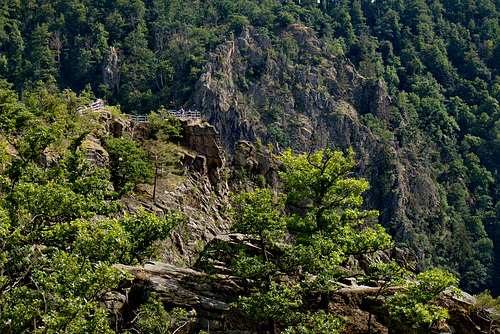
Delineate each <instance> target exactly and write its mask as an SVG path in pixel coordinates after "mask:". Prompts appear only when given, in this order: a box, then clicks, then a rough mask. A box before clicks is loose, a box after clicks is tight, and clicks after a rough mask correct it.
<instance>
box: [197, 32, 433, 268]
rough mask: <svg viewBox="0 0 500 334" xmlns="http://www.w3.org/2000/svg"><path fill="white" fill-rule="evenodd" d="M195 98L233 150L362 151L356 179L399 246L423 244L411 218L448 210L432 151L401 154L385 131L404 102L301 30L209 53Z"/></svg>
mask: <svg viewBox="0 0 500 334" xmlns="http://www.w3.org/2000/svg"><path fill="white" fill-rule="evenodd" d="M193 99H194V103H195V104H196V106H197V107H198V109H201V110H203V114H204V115H206V116H205V117H206V119H207V120H208V122H209V123H210V124H213V125H214V126H215V127H216V128H217V130H218V131H220V135H221V143H222V145H223V146H224V148H225V149H226V150H228V151H231V149H232V147H234V144H235V142H236V141H238V140H240V139H245V140H250V141H255V140H257V139H260V140H261V141H262V142H263V143H271V144H272V145H273V146H274V147H276V148H277V149H278V150H282V149H286V148H287V147H291V148H292V149H294V150H296V151H308V150H311V149H321V148H327V147H330V148H335V149H342V150H345V149H347V148H348V147H353V148H354V150H355V151H356V152H357V159H358V163H359V165H358V170H357V172H358V174H359V175H360V176H363V177H365V178H367V179H368V180H369V182H370V184H371V185H372V190H371V191H370V192H369V193H368V201H367V206H369V207H373V208H376V209H378V210H380V212H381V221H382V223H383V224H384V226H386V227H388V228H389V229H390V231H391V232H392V233H393V234H394V235H395V236H396V240H398V241H410V242H412V241H413V240H414V239H415V226H414V225H413V224H412V222H410V220H409V219H408V211H411V212H412V221H413V222H417V221H418V220H422V219H423V217H421V215H422V213H424V212H428V211H432V210H433V209H435V208H437V207H438V206H439V194H438V192H437V189H436V186H435V185H434V182H433V180H432V179H431V178H430V175H429V174H428V173H427V171H428V169H429V157H428V156H427V153H426V152H422V151H420V146H419V143H418V142H417V141H416V140H415V141H411V142H410V143H409V144H407V145H406V146H405V148H404V149H401V148H400V146H399V143H398V142H397V141H396V140H394V138H393V137H392V136H391V135H388V132H387V131H385V130H384V129H385V127H390V126H391V124H392V123H393V122H394V121H395V120H394V119H392V117H391V108H395V105H394V104H393V103H392V101H391V98H390V97H389V96H388V95H387V93H386V91H385V88H384V85H383V83H382V82H381V81H380V80H377V79H367V78H364V77H362V76H360V75H359V74H358V73H357V72H356V70H355V68H354V66H353V65H352V64H351V63H350V61H349V60H348V59H346V58H344V57H341V56H339V57H335V56H333V55H332V53H331V52H330V51H329V49H328V47H327V45H326V44H325V43H324V42H323V41H322V40H320V39H317V38H316V37H315V36H314V33H313V31H312V30H311V29H309V28H306V27H304V26H302V25H300V24H292V25H290V26H289V27H287V28H286V29H284V30H283V31H282V32H281V35H280V36H278V37H277V38H276V39H274V40H271V39H270V38H269V37H268V36H266V35H263V34H260V33H258V32H257V31H256V30H255V29H253V28H252V27H249V28H243V29H242V31H241V33H240V34H239V35H238V37H237V38H235V39H234V40H227V41H225V42H224V43H222V44H221V45H219V46H218V47H217V48H216V50H215V52H213V53H212V54H211V55H210V57H209V60H208V62H207V64H206V65H205V68H204V72H203V74H202V75H201V76H200V79H199V80H198V82H197V84H196V90H195V93H194V97H193ZM404 121H405V120H401V122H404ZM364 124H365V125H364ZM370 128H371V129H373V131H372V130H371V129H370ZM422 209H425V210H422ZM414 245H417V244H414ZM416 249H417V251H418V250H419V247H416ZM418 253H419V257H420V260H422V261H423V259H424V257H425V254H424V252H423V251H420V252H418Z"/></svg>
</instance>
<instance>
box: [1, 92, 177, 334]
mask: <svg viewBox="0 0 500 334" xmlns="http://www.w3.org/2000/svg"><path fill="white" fill-rule="evenodd" d="M46 88H47V87H46V86H44V87H42V86H41V87H39V90H38V91H34V92H26V94H25V100H24V101H23V102H20V101H17V100H16V95H15V94H14V93H13V92H11V91H10V88H9V87H6V88H2V89H0V96H3V98H4V102H5V103H3V104H2V106H1V108H3V113H2V115H3V117H2V118H1V120H0V126H2V127H4V128H8V127H9V126H10V125H13V126H12V131H22V133H17V134H15V135H14V134H13V133H8V132H7V134H6V136H5V137H4V138H5V140H8V141H9V142H10V143H11V147H14V148H15V149H16V148H18V149H19V150H17V149H16V151H15V152H16V155H13V157H12V159H11V161H12V164H11V165H4V166H3V167H4V168H3V170H2V172H4V173H5V174H2V175H1V177H0V180H1V182H2V187H1V189H0V249H2V252H1V255H0V303H1V304H2V308H1V309H0V323H1V324H2V325H1V326H2V329H1V331H6V332H9V333H25V332H45V333H110V332H111V330H110V328H109V327H108V319H107V314H106V312H105V310H104V309H102V308H101V306H100V305H99V298H100V297H101V296H102V294H103V293H105V292H106V291H108V290H111V289H113V288H116V287H117V285H118V283H119V282H120V281H122V280H123V279H126V278H128V275H127V274H126V273H125V272H123V271H120V270H117V269H114V268H113V267H112V266H111V265H112V264H114V263H116V262H121V263H124V264H134V263H137V262H138V261H142V260H144V259H145V258H147V257H149V256H150V255H151V254H152V252H153V250H154V243H155V242H156V240H158V239H160V238H165V237H166V236H167V235H168V233H169V231H170V230H171V229H172V228H173V227H174V226H175V225H176V224H177V223H178V222H179V221H180V220H182V217H181V216H179V215H177V214H169V215H167V216H165V217H164V218H159V217H157V216H156V215H153V214H150V213H147V212H145V211H140V212H139V213H138V214H137V215H125V216H122V217H116V214H117V213H120V212H121V211H122V209H123V207H122V205H120V204H119V203H118V202H117V201H116V200H117V199H119V198H120V197H121V196H122V195H123V194H124V191H122V192H120V193H117V192H114V191H111V190H110V189H112V186H111V183H110V181H109V178H110V173H109V172H108V171H107V170H101V169H97V168H95V167H94V166H91V165H90V163H89V162H88V161H87V160H86V159H85V158H84V157H85V149H84V148H83V145H82V144H83V142H84V139H85V138H86V136H87V134H88V131H89V130H95V129H96V126H95V125H92V124H91V122H86V121H85V120H84V119H82V118H80V115H78V114H77V113H75V109H76V107H77V106H79V105H81V101H85V99H84V98H79V97H77V96H76V95H75V94H74V93H71V92H69V91H65V92H63V93H61V94H57V93H54V94H52V93H50V92H47V91H46V90H45V89H46ZM9 124H10V125H9ZM47 128H50V129H52V130H53V131H52V133H47ZM37 136H39V140H37ZM2 144H3V145H2V146H3V147H7V146H6V145H5V142H3V143H2ZM49 148H50V152H49V150H48V149H49ZM19 153H20V154H19ZM4 154H5V152H4ZM49 154H50V156H53V157H54V162H55V163H53V164H51V165H48V166H45V168H42V167H40V166H39V165H37V164H36V163H35V162H36V160H38V158H39V157H41V156H42V155H43V156H49ZM4 161H5V159H4ZM123 190H126V189H123ZM111 215H113V216H114V218H110V216H111Z"/></svg>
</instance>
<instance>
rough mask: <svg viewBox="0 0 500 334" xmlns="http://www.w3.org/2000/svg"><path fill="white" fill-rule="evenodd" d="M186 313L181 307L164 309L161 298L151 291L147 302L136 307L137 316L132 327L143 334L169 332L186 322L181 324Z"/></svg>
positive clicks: (169, 333) (166, 333)
mask: <svg viewBox="0 0 500 334" xmlns="http://www.w3.org/2000/svg"><path fill="white" fill-rule="evenodd" d="M186 313H187V312H186V310H184V309H181V308H174V309H173V310H172V311H170V312H167V311H165V307H164V306H163V303H162V302H161V299H160V298H159V297H158V296H157V295H156V294H155V293H153V294H151V296H150V297H149V299H148V302H147V303H145V304H142V305H141V306H140V307H139V308H138V309H137V315H138V318H137V321H136V322H135V323H134V329H136V330H137V331H138V332H139V333H144V334H171V333H174V332H175V331H176V330H177V329H178V328H180V327H182V326H183V325H185V324H186V322H185V321H184V324H181V323H182V321H183V318H185V316H186Z"/></svg>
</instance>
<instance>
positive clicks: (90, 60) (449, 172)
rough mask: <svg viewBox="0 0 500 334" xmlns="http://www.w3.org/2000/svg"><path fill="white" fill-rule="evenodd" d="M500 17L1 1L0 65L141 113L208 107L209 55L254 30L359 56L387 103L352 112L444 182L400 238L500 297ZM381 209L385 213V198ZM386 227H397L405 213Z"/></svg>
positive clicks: (476, 6)
mask: <svg viewBox="0 0 500 334" xmlns="http://www.w3.org/2000/svg"><path fill="white" fill-rule="evenodd" d="M499 15H500V2H499V1H498V0H477V1H474V0H467V1H445V0H442V1H440V0H435V1H430V0H429V1H425V0H404V1H403V0H394V1H384V0H375V1H365V0H360V1H350V0H345V1H326V0H323V1H321V2H320V3H317V2H316V1H310V0H303V1H296V2H294V1H291V0H290V1H287V2H280V1H273V0H259V1H258V0H255V1H250V0H239V1H233V0H203V1H201V0H200V1H192V0H184V1H180V0H169V1H165V0H151V1H148V0H145V1H141V0H135V1H134V0H117V1H115V0H113V1H111V0H68V1H63V0H3V1H2V4H1V12H0V50H1V57H0V74H1V76H2V77H3V78H4V79H6V80H7V81H8V82H10V83H12V84H13V85H14V89H15V90H16V91H17V92H18V93H19V94H20V96H21V98H23V99H28V98H29V96H30V94H28V93H27V92H31V91H33V90H34V89H35V88H36V87H40V86H39V81H41V82H42V85H45V86H46V87H48V88H50V90H49V91H51V92H56V91H58V90H59V91H61V90H63V89H66V88H70V89H71V90H73V91H75V92H81V91H83V90H85V92H86V93H85V94H87V95H89V96H90V97H93V96H97V97H102V98H104V99H105V100H106V101H107V103H108V104H110V105H116V104H119V105H120V106H121V108H122V110H123V111H127V112H130V113H139V114H141V113H149V112H150V111H151V110H154V111H155V110H158V109H159V108H160V107H161V106H165V107H166V108H170V107H171V108H178V107H181V106H183V107H185V108H199V109H203V108H204V106H203V105H199V101H198V100H196V99H194V98H193V94H194V93H195V89H196V83H197V82H198V81H199V79H200V76H201V75H202V74H203V73H205V72H207V71H208V70H207V69H206V68H205V67H204V66H205V64H206V63H207V61H208V60H209V59H210V55H211V54H213V52H215V51H216V50H217V49H216V48H217V46H219V45H220V44H221V43H224V42H230V41H234V40H235V39H236V38H238V37H239V36H240V33H241V31H242V29H243V28H245V27H247V26H252V27H254V30H255V36H257V34H258V35H259V36H265V37H266V38H267V40H268V41H269V43H268V44H266V43H267V42H266V43H264V44H265V45H268V46H267V48H266V49H265V50H260V52H261V54H262V55H263V57H266V59H278V58H280V57H281V60H282V63H283V64H286V66H289V67H291V68H294V69H296V70H297V71H298V72H300V71H306V72H311V69H312V68H316V69H320V70H318V73H322V72H321V66H324V64H325V62H324V60H325V57H323V55H324V54H326V53H328V55H330V56H332V57H336V58H335V59H337V61H338V62H342V63H343V64H344V63H345V64H349V62H351V63H352V64H353V65H354V67H355V69H356V71H357V73H358V74H360V75H361V76H363V77H365V78H376V79H379V81H377V80H375V81H373V82H375V83H377V85H378V86H377V87H382V88H381V89H382V90H383V91H384V94H387V95H388V96H389V100H390V103H389V104H388V107H387V108H386V109H384V112H383V113H379V114H376V115H374V114H373V113H372V112H371V110H370V109H369V108H368V109H363V108H362V105H361V107H358V108H357V110H356V111H355V112H357V118H356V122H358V123H359V125H360V126H366V128H367V129H369V131H370V132H371V133H373V134H374V135H375V136H376V138H377V141H378V143H380V145H382V146H380V147H385V151H384V150H382V151H381V152H382V153H383V152H385V153H386V155H390V154H391V151H397V152H410V153H411V155H412V156H413V158H412V163H413V164H415V165H418V164H419V163H420V161H422V162H423V163H422V164H421V165H420V166H423V167H422V168H421V169H423V170H425V173H426V175H428V176H429V178H430V179H431V180H432V182H431V183H432V185H433V187H435V189H436V190H437V194H438V198H437V200H436V203H437V204H436V205H435V206H433V207H432V208H428V209H426V208H422V207H420V208H418V207H413V208H412V207H411V205H409V206H407V209H406V211H405V214H404V220H405V221H406V222H407V226H409V227H408V229H409V231H410V233H408V235H409V237H406V238H405V237H401V238H400V239H399V240H396V241H400V242H403V243H405V244H406V245H408V246H411V247H413V248H414V249H415V250H417V251H418V252H420V254H425V257H422V261H423V264H422V265H423V266H424V267H425V266H426V267H432V266H436V267H439V268H444V269H449V270H451V271H452V272H453V273H454V274H456V275H457V276H458V277H460V279H461V284H462V287H463V288H464V289H466V290H468V291H470V292H479V291H481V290H484V289H490V290H492V291H493V292H494V293H495V294H498V293H500V286H499V285H498V282H499V278H500V225H499V220H500V204H499V200H500V175H499V173H498V166H499V163H500V161H499V159H500V158H499V157H500V105H499V102H498V100H499V99H500V72H499V71H500V24H499ZM293 24H298V26H300V27H302V26H304V27H309V28H311V30H310V31H311V34H312V36H313V37H315V38H317V39H318V41H320V42H321V43H322V44H321V45H322V48H324V49H325V50H324V51H323V53H321V55H318V56H314V55H311V53H304V52H302V51H303V50H302V49H301V48H299V46H298V43H297V39H296V38H295V37H293V36H292V35H291V34H289V35H286V33H288V32H290V31H291V28H290V27H291V26H292V25H293ZM298 26H294V27H298ZM296 29H298V28H296ZM287 36H288V37H287ZM292 37H293V38H292ZM261 40H262V39H261ZM264 44H262V45H264ZM110 47H113V49H110ZM252 57H253V56H252V54H247V55H246V58H242V60H241V61H242V62H252ZM259 57H260V56H259ZM332 59H333V58H332ZM327 60H328V59H327ZM339 66H340V65H339ZM342 66H343V65H342ZM245 70H246V74H245V75H241V76H238V77H234V78H231V80H232V82H235V84H236V86H237V90H238V91H239V92H240V95H239V103H240V104H241V105H245V106H246V107H247V109H248V110H249V115H253V117H254V120H252V119H251V118H250V117H249V122H255V123H256V124H257V121H255V119H257V120H258V122H259V124H260V126H261V127H262V128H263V129H264V130H263V132H262V133H267V134H269V136H270V137H269V138H267V139H266V141H270V142H273V143H275V144H279V145H280V146H281V147H287V146H292V147H299V146H297V145H296V144H294V138H293V136H292V135H291V134H290V131H288V127H284V126H283V127H281V126H280V124H283V120H284V118H285V115H284V114H283V112H282V111H283V108H282V106H281V105H280V104H274V105H273V104H272V102H271V103H268V104H267V106H266V104H265V101H264V102H263V103H262V106H260V105H258V106H255V105H256V102H258V101H254V100H253V98H252V99H250V98H249V97H250V94H248V92H250V91H251V89H252V87H253V86H254V85H257V84H259V82H260V81H261V80H262V77H263V74H266V73H267V72H266V71H268V69H266V63H265V60H264V61H257V62H255V63H253V65H252V66H250V67H247V68H246V69H245ZM298 72H297V73H298ZM289 73H291V72H289ZM338 73H340V74H338V76H337V81H336V83H337V85H338V87H337V88H336V89H337V91H339V92H341V93H342V94H343V95H342V94H340V95H342V96H340V95H339V96H340V97H338V100H339V101H340V100H343V101H348V102H350V101H351V100H352V97H351V95H350V94H351V91H352V90H353V88H352V87H350V84H351V83H352V82H353V81H352V80H350V79H348V78H347V74H349V73H348V72H345V73H347V74H345V73H344V75H345V77H342V75H341V72H340V71H339V72H338ZM214 74H215V76H216V77H218V79H220V80H223V79H225V78H226V76H227V74H226V73H223V72H214ZM280 80H281V81H280V82H279V87H278V86H276V90H277V91H280V92H284V93H285V94H287V92H289V91H292V93H294V91H300V90H304V91H305V90H307V89H310V87H306V84H304V86H298V85H297V81H294V79H293V78H281V79H280ZM322 85H323V86H328V82H324V83H322ZM326 89H327V90H328V89H329V88H328V87H327V88H326ZM385 92H386V93H385ZM25 93H26V94H25ZM235 95H237V93H235ZM382 95H383V94H382ZM324 96H326V95H324ZM351 102H352V101H351ZM257 104H258V103H257ZM355 104H356V103H354V102H353V103H352V105H355ZM257 107H259V108H257ZM294 108H295V109H300V108H301V106H300V105H299V104H297V105H295V106H294ZM332 112H333V111H332ZM271 139H272V140H271ZM357 151H358V155H359V152H360V150H357ZM408 155H410V154H408ZM382 156H383V154H379V155H378V157H379V158H378V160H377V161H378V162H377V163H378V165H377V170H378V171H380V173H378V177H374V178H372V179H373V180H375V182H376V183H375V185H374V186H376V187H377V191H379V192H378V195H380V196H382V195H391V194H392V195H394V192H395V191H397V190H396V188H395V187H394V185H393V183H394V178H395V173H393V170H392V169H393V168H395V167H394V166H396V165H397V164H396V163H394V162H393V161H392V162H387V161H385V160H384V159H382V158H381V157H382ZM384 163H386V165H384ZM405 168H406V169H407V166H406V165H404V166H403V169H405ZM423 188H425V187H423ZM423 191H425V189H423ZM402 200H403V201H407V202H410V203H411V201H412V199H411V198H405V199H402ZM372 203H373V201H372ZM372 205H373V206H374V207H375V208H377V209H379V210H380V209H384V206H385V205H386V203H384V202H383V201H380V203H374V204H372ZM381 217H382V218H383V217H384V215H382V216H381ZM382 223H383V224H384V226H385V227H387V228H388V230H389V231H391V232H392V233H393V234H396V231H397V229H396V228H395V225H396V224H399V223H400V222H395V221H390V219H387V220H386V221H382Z"/></svg>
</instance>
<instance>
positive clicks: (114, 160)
mask: <svg viewBox="0 0 500 334" xmlns="http://www.w3.org/2000/svg"><path fill="white" fill-rule="evenodd" d="M105 148H106V151H107V152H108V153H109V167H110V172H111V180H112V181H113V184H114V185H115V187H117V188H118V189H122V188H123V187H124V186H125V185H126V184H127V183H129V182H131V183H140V182H150V181H151V178H152V177H153V168H152V166H151V165H150V164H149V162H148V160H147V157H148V154H147V152H146V151H145V150H143V149H142V148H140V147H139V146H138V144H137V143H136V142H134V141H132V139H130V137H124V138H109V139H107V140H106V142H105Z"/></svg>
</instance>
